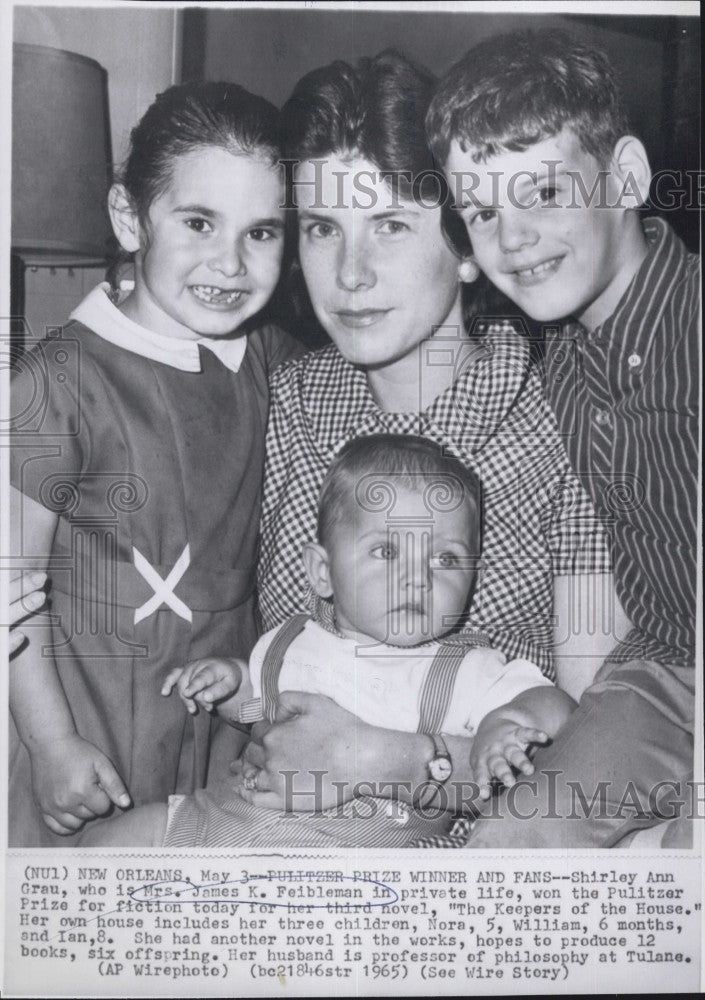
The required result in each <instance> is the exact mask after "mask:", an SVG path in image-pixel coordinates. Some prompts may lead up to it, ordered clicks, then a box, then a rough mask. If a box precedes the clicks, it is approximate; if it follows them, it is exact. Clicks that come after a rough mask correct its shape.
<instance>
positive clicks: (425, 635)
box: [82, 434, 574, 847]
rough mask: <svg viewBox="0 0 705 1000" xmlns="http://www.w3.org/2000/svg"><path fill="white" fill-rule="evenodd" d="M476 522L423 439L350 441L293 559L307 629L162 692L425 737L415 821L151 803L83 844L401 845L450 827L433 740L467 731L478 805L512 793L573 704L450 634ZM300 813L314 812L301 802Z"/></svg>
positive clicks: (454, 466) (453, 470)
mask: <svg viewBox="0 0 705 1000" xmlns="http://www.w3.org/2000/svg"><path fill="white" fill-rule="evenodd" d="M479 509H480V497H479V484H478V482H477V479H476V477H475V476H474V474H473V473H472V472H470V471H469V470H468V469H466V468H465V467H464V466H463V465H462V464H461V463H460V462H459V461H458V460H456V459H454V458H452V457H449V456H446V455H444V453H443V449H442V448H440V447H439V446H438V445H436V444H434V443H433V442H431V441H427V440H425V439H424V438H418V437H415V436H410V435H409V436H407V435H391V434H378V435H371V436H368V437H363V438H358V439H356V440H353V441H351V442H350V443H349V444H348V445H346V446H345V447H344V448H343V449H342V451H341V452H340V453H339V455H338V456H337V457H336V459H335V460H334V461H333V463H332V465H331V468H330V469H329V471H328V473H327V475H326V478H325V480H324V483H323V486H322V489H321V494H320V498H319V517H318V541H317V542H311V543H309V544H307V545H306V547H305V551H304V564H305V568H306V573H307V576H308V579H309V581H310V585H311V589H312V592H313V595H314V596H313V601H312V607H313V617H312V619H308V620H307V616H297V617H295V618H293V619H291V620H290V621H289V622H286V623H285V624H284V625H283V626H281V627H279V628H277V629H272V630H271V631H270V632H268V633H267V634H266V635H264V636H263V637H262V639H260V641H259V643H258V644H257V646H256V647H255V650H254V651H253V653H252V657H251V659H250V664H249V669H248V668H247V667H246V666H245V664H244V663H242V662H241V661H237V660H223V659H212V658H211V659H206V660H198V661H196V662H194V663H192V664H189V665H188V666H187V667H185V668H178V669H176V670H173V671H172V672H171V674H170V675H169V677H168V678H167V680H166V682H165V684H164V687H163V689H162V694H165V695H168V694H169V693H170V692H171V691H172V690H173V689H174V687H176V688H177V690H178V692H179V694H180V696H181V698H182V699H183V701H184V703H185V704H186V706H187V708H188V709H189V711H192V712H195V711H197V705H200V706H201V707H202V708H205V709H207V710H212V709H213V708H214V706H215V705H216V704H217V706H218V712H219V713H220V714H221V715H223V716H224V717H225V718H226V719H228V721H230V722H233V723H238V722H252V721H257V720H258V719H261V718H262V716H263V715H265V716H267V717H268V718H270V719H272V718H273V717H274V715H275V713H276V708H277V701H278V692H279V691H280V690H300V691H308V692H312V693H316V694H323V695H327V696H328V697H330V698H333V699H334V700H335V701H337V702H338V703H339V704H342V705H344V706H346V707H348V708H350V709H352V710H354V712H355V714H356V715H357V716H358V717H359V718H361V719H363V720H364V721H365V722H367V723H369V724H371V725H376V726H389V725H390V723H391V724H392V726H393V727H394V728H396V729H399V730H407V731H411V732H421V733H428V734H429V741H430V743H432V744H433V753H434V759H435V761H436V768H437V772H436V774H435V775H434V774H433V769H432V770H431V774H432V776H433V778H434V779H435V782H434V780H432V781H430V782H429V783H428V785H429V787H428V788H427V789H425V790H424V792H423V795H422V796H421V797H420V798H419V799H418V800H415V801H414V804H415V805H421V806H423V815H421V816H419V815H417V814H416V813H415V812H414V811H410V810H408V809H406V808H405V807H404V806H403V805H402V804H401V803H399V804H394V803H390V802H389V801H388V800H387V799H384V798H372V796H373V795H374V791H375V789H374V788H370V789H369V791H370V793H371V794H369V795H366V796H365V797H364V798H363V799H358V800H357V802H356V803H355V804H352V803H348V804H346V805H345V806H342V805H341V808H340V809H339V808H337V807H336V808H334V809H332V810H327V811H326V812H323V813H317V814H315V815H311V814H304V813H297V814H295V815H289V816H286V817H284V819H285V822H283V821H282V820H283V817H282V813H281V812H280V811H278V810H276V809H272V810H270V809H267V808H261V806H260V807H255V806H252V805H249V804H248V803H247V802H244V801H243V800H242V799H241V798H238V797H237V796H233V795H232V792H229V793H228V792H227V791H224V794H222V795H215V794H212V793H211V792H198V793H196V795H194V796H173V797H172V799H171V802H170V806H169V816H168V825H167V807H166V805H161V806H148V807H146V810H141V811H137V810H136V811H135V812H134V813H133V814H132V815H131V816H130V815H126V816H123V817H120V818H119V819H117V820H115V821H114V822H113V823H106V824H104V825H103V827H102V828H101V827H98V828H97V831H96V833H97V836H98V839H97V840H96V839H95V835H92V834H91V833H90V832H89V833H88V834H87V837H88V838H89V839H88V840H86V841H84V842H83V843H82V846H85V844H86V843H90V844H91V845H92V846H97V845H98V844H101V845H103V846H106V845H108V844H110V845H112V846H115V845H116V844H119V845H120V846H133V845H139V844H141V845H144V844H145V843H146V842H149V843H150V844H154V845H157V844H163V845H164V846H167V847H196V846H198V847H206V846H207V847H226V846H246V845H249V846H281V847H283V846H315V845H318V846H326V845H328V846H362V847H374V846H378V847H392V846H396V847H403V846H410V845H411V843H412V842H413V841H414V840H416V839H418V838H419V837H424V836H429V835H436V834H438V833H442V832H445V831H446V830H447V829H448V828H449V827H450V825H451V824H452V815H451V814H450V813H446V811H445V809H447V808H448V804H447V803H448V799H447V797H446V795H444V794H442V793H441V787H442V786H443V783H444V781H445V780H446V778H447V774H446V773H445V770H444V768H445V766H446V764H447V763H448V762H447V757H448V752H447V748H446V745H445V742H444V740H443V737H442V736H441V735H440V733H441V732H443V733H447V734H449V735H465V736H467V735H469V734H474V736H475V739H474V744H473V759H474V764H475V773H476V774H477V775H478V784H479V785H480V786H481V790H480V794H481V796H482V797H486V796H487V795H489V782H490V780H491V777H496V778H498V779H499V780H502V781H504V782H505V783H506V784H509V785H511V784H513V783H514V776H513V771H512V768H517V769H519V770H521V771H523V772H524V773H528V774H530V773H531V772H532V770H533V769H532V766H531V763H530V761H529V759H528V757H527V756H526V752H525V751H526V748H527V746H528V745H529V744H534V743H542V742H545V741H546V740H547V739H549V738H551V737H552V736H553V735H554V734H555V733H556V732H557V731H558V729H559V728H560V727H561V725H563V723H564V722H565V720H566V719H567V718H568V716H569V715H570V712H571V710H572V708H573V706H574V702H573V701H572V699H571V698H569V697H568V695H566V694H564V693H563V692H561V691H559V690H558V689H557V688H555V687H554V686H553V685H552V684H551V683H550V681H548V680H546V678H544V677H543V676H542V674H541V672H540V671H539V669H538V667H536V666H534V665H533V664H532V663H530V662H528V661H527V660H519V659H517V660H512V661H511V662H509V663H507V662H506V658H505V657H504V655H503V654H502V653H499V652H497V651H495V650H492V649H489V648H487V643H486V642H485V641H484V640H483V637H482V636H480V635H479V634H477V633H465V634H456V635H455V636H451V635H450V633H451V632H453V630H456V632H457V628H458V625H459V624H460V623H462V621H463V618H464V613H465V611H466V608H467V605H468V603H469V600H470V596H471V594H472V588H473V584H474V580H475V573H476V562H477V555H478V549H479V536H480V528H479V524H480V519H479ZM245 769H246V770H247V773H246V774H245V777H244V788H245V789H246V790H248V789H249V790H254V789H256V790H257V791H259V792H260V793H262V792H266V791H267V789H266V787H260V786H259V784H258V781H259V779H260V778H261V772H260V771H259V769H257V768H254V767H252V766H250V765H246V768H245ZM305 777H306V776H302V780H303V779H304V778H305ZM265 780H266V779H265ZM475 791H476V790H475ZM439 793H440V794H439ZM293 794H295V795H298V796H301V795H302V794H304V793H302V792H301V791H297V792H293ZM434 800H435V801H434ZM310 801H311V807H312V808H315V801H314V796H313V794H311V795H310ZM260 803H261V805H265V801H264V799H263V798H262V797H260ZM434 806H435V807H437V808H433V807H434ZM429 807H430V810H431V811H430V813H429ZM451 809H452V807H451ZM165 827H166V832H165ZM106 838H109V839H106Z"/></svg>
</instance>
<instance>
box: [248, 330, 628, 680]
mask: <svg viewBox="0 0 705 1000" xmlns="http://www.w3.org/2000/svg"><path fill="white" fill-rule="evenodd" d="M468 346H469V345H468V341H467V339H466V338H458V337H449V338H447V339H443V338H439V337H438V336H436V337H434V338H433V340H432V341H429V342H428V350H429V351H431V350H433V352H434V354H433V358H432V359H431V358H430V357H429V360H430V361H431V363H433V364H444V365H452V366H453V369H454V371H455V372H456V373H457V375H456V377H455V381H454V382H453V384H452V386H451V387H450V388H449V389H447V390H446V391H445V392H444V393H442V394H441V395H440V396H439V397H438V398H437V399H436V400H435V401H434V402H433V403H432V405H431V406H430V407H428V409H426V410H425V411H424V412H422V413H387V412H384V411H382V410H380V408H379V407H378V406H377V404H376V403H375V401H374V399H373V398H372V395H371V393H370V389H369V387H368V384H367V380H366V377H365V374H364V372H363V371H361V370H360V369H357V368H355V367H354V366H353V365H351V364H349V363H348V362H347V361H346V360H345V359H344V358H343V357H342V356H341V355H340V354H339V353H338V351H337V349H336V348H335V347H333V346H330V347H327V348H324V349H323V350H321V351H318V352H314V353H311V354H307V355H305V356H304V357H302V358H299V359H297V360H296V361H293V362H290V363H287V364H284V365H282V366H280V367H279V368H278V369H277V371H276V372H275V373H274V375H273V378H272V383H271V401H272V402H271V411H270V419H269V426H268V431H267V459H266V474H265V488H264V499H263V512H262V539H261V552H260V559H259V574H258V589H259V600H260V611H261V614H262V618H263V622H264V625H265V627H266V628H267V629H269V628H273V627H275V626H276V625H278V624H280V623H281V622H283V621H284V620H285V619H287V618H289V617H290V616H291V615H293V614H296V613H298V612H301V611H306V610H307V604H306V581H305V578H304V573H303V568H302V562H301V551H302V548H303V545H304V543H305V542H307V541H310V540H312V539H314V538H315V536H316V503H317V497H318V492H319V489H320V486H321V482H322V480H323V476H324V474H325V471H326V469H327V467H328V465H329V463H330V461H331V459H332V458H333V457H334V455H335V454H336V452H337V451H338V449H339V448H340V447H341V446H342V445H343V444H344V443H345V442H346V441H348V440H350V439H351V438H353V437H359V436H362V435H365V434H374V433H381V432H385V433H396V434H399V433H408V434H421V435H424V436H426V437H429V438H431V439H433V440H435V441H437V442H438V443H440V444H442V445H444V446H446V447H447V448H448V449H449V451H450V452H451V453H453V454H454V455H456V456H457V457H458V458H459V459H460V460H461V461H463V462H464V463H466V464H467V465H468V466H469V467H470V468H472V469H473V470H474V471H475V472H476V473H477V474H478V475H479V476H480V478H481V481H482V484H483V504H484V509H483V567H484V569H483V572H482V576H481V579H480V581H479V583H478V586H477V587H476V591H475V596H474V599H473V603H472V607H471V609H470V616H469V622H468V624H469V625H470V626H471V627H473V628H475V629H481V630H482V631H483V632H485V633H487V634H488V636H489V638H490V640H491V642H492V644H493V645H494V646H496V647H497V648H499V649H501V650H502V651H503V652H504V653H505V654H506V656H507V657H508V658H509V659H514V658H515V657H524V658H526V659H529V660H532V661H533V662H534V663H537V664H538V665H539V666H540V668H541V670H542V671H543V673H544V674H545V675H546V676H548V677H549V678H551V679H554V677H555V672H554V668H553V656H552V644H553V628H554V619H553V578H554V575H568V574H573V573H577V574H585V573H607V572H610V562H609V555H608V551H607V545H606V541H605V536H604V534H603V531H602V528H601V526H600V524H599V522H598V521H597V519H596V516H595V513H594V510H593V508H592V504H591V502H590V500H589V499H588V497H587V494H586V493H585V491H584V490H583V488H582V486H581V485H580V484H579V483H578V481H577V479H576V477H575V475H574V474H573V472H572V470H571V468H570V466H569V464H568V460H567V457H566V454H565V450H564V447H563V444H562V442H561V440H560V438H559V435H558V432H557V429H556V424H555V420H554V417H553V414H552V413H551V411H550V409H549V407H548V405H547V404H546V402H545V399H544V396H543V392H542V389H541V383H540V380H539V378H538V376H537V374H536V373H535V371H534V370H533V368H532V367H531V366H530V364H529V345H528V342H527V341H526V340H525V339H524V338H522V337H521V336H520V335H518V334H517V333H515V332H514V331H513V330H512V329H510V328H505V327H503V328H502V329H501V330H500V331H497V330H493V331H490V333H488V334H487V335H486V336H485V337H484V339H483V342H482V346H483V350H482V351H480V352H473V353H470V352H469V351H468Z"/></svg>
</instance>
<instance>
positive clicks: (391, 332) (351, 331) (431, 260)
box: [295, 155, 462, 368]
mask: <svg viewBox="0 0 705 1000" xmlns="http://www.w3.org/2000/svg"><path fill="white" fill-rule="evenodd" d="M295 181H296V186H295V199H296V203H297V207H298V218H299V259H300V261H301V267H302V269H303V273H304V278H305V279H306V285H307V287H308V292H309V295H310V297H311V302H312V304H313V308H314V310H315V313H316V316H317V317H318V319H319V322H320V323H321V324H322V326H323V327H324V329H325V330H326V332H327V333H328V335H329V336H330V338H331V340H332V341H333V342H334V344H335V345H336V347H337V348H338V350H339V351H340V353H341V354H342V355H343V357H345V358H346V359H347V360H348V361H350V362H352V363H353V364H355V365H361V366H363V367H366V368H369V367H375V368H380V367H381V368H386V367H388V366H392V365H395V364H396V363H397V362H400V361H403V360H404V359H408V358H409V357H411V356H413V355H414V354H415V352H416V348H417V347H418V345H419V344H420V343H421V342H422V341H424V340H426V339H427V338H428V337H430V336H431V335H432V333H433V332H434V331H435V329H436V328H438V327H439V326H444V327H446V328H448V327H452V328H455V330H456V331H458V332H460V331H461V330H462V307H461V299H460V289H461V285H460V282H459V278H458V266H459V263H460V262H459V260H458V258H457V257H456V256H455V255H454V254H453V252H452V251H451V250H450V248H449V247H448V245H447V244H446V241H445V239H444V237H443V233H442V232H441V210H440V208H432V207H429V206H428V205H425V204H423V203H416V202H414V201H405V200H403V199H402V198H401V197H399V196H397V195H395V194H394V193H393V191H392V190H391V188H390V187H389V185H388V184H387V182H386V181H385V180H384V178H383V177H382V176H381V174H380V171H379V170H378V168H377V167H375V166H374V164H372V163H370V162H368V161H367V160H360V159H355V161H354V162H353V161H352V160H341V159H339V158H338V157H337V156H333V155H331V156H329V157H328V158H326V159H325V160H324V159H321V160H310V161H309V160H305V161H303V162H302V163H301V164H300V165H299V166H298V167H297V168H296V174H295Z"/></svg>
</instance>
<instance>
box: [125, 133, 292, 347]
mask: <svg viewBox="0 0 705 1000" xmlns="http://www.w3.org/2000/svg"><path fill="white" fill-rule="evenodd" d="M282 202H283V186H282V179H281V175H280V171H279V169H278V167H276V166H273V165H271V164H270V163H269V162H268V161H267V160H266V159H264V158H263V157H259V156H251V155H246V154H241V153H232V152H230V151H229V150H227V149H222V148H221V147H218V146H209V147H202V148H199V149H195V150H193V151H191V152H188V153H184V154H182V155H181V156H179V157H178V158H177V159H176V160H175V161H174V165H173V169H172V172H171V177H170V179H169V183H168V186H167V187H166V190H165V191H164V192H163V194H161V195H160V196H159V197H157V198H155V199H154V201H153V202H152V204H151V205H150V207H149V213H148V217H147V219H146V220H144V224H141V223H140V222H139V220H138V219H137V217H136V215H135V214H134V213H133V220H132V221H133V225H134V227H135V240H136V241H138V246H137V247H130V246H125V249H127V250H130V249H133V250H135V249H136V253H135V290H134V292H133V293H132V294H131V295H130V297H129V298H128V299H127V300H126V301H125V302H124V303H123V305H122V309H123V312H125V314H126V315H128V316H129V317H130V319H132V320H134V321H135V322H136V323H139V324H140V325H141V326H145V327H147V328H148V329H150V330H153V331H154V332H155V333H160V334H162V335H163V336H167V337H178V338H185V339H191V340H194V339H195V340H197V339H200V338H201V337H220V336H225V335H227V334H230V333H232V332H233V331H235V330H236V329H237V328H238V327H240V326H241V325H242V324H243V323H244V322H245V320H247V319H249V318H250V317H251V316H253V315H254V314H255V313H257V312H259V310H260V309H261V308H262V307H263V306H264V305H265V303H266V302H267V300H268V299H269V297H270V296H271V294H272V292H273V291H274V288H275V286H276V283H277V281H278V279H279V269H280V265H281V257H282V251H283V246H284V213H283V209H282V208H281V205H282ZM123 245H125V244H124V243H123Z"/></svg>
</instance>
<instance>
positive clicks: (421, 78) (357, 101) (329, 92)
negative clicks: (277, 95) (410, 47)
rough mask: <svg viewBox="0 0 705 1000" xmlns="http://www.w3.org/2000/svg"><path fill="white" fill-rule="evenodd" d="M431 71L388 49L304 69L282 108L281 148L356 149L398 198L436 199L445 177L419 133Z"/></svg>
mask: <svg viewBox="0 0 705 1000" xmlns="http://www.w3.org/2000/svg"><path fill="white" fill-rule="evenodd" d="M435 85H436V81H435V78H434V77H433V76H432V75H431V74H430V73H428V72H427V71H426V70H425V69H423V68H422V67H421V66H417V65H415V64H414V63H412V62H410V61H409V60H408V59H406V58H405V57H404V56H403V55H401V54H400V53H399V52H395V51H394V50H392V49H387V50H385V51H384V52H381V53H380V54H379V55H377V56H374V58H364V59H360V60H359V62H358V63H357V64H356V65H355V66H351V65H350V64H349V63H346V62H342V61H337V62H334V63H331V64H330V65H329V66H322V67H320V68H319V69H315V70H313V71H312V72H311V73H307V74H306V76H304V77H302V79H301V80H299V82H298V83H297V84H296V86H295V88H294V91H293V93H292V95H291V97H290V98H289V100H288V101H287V102H286V104H285V105H284V107H283V108H282V152H283V155H284V157H285V158H286V159H291V160H311V159H319V158H322V157H326V156H330V155H332V154H337V155H341V156H344V157H345V156H350V155H352V154H355V155H356V156H359V157H360V158H361V159H364V160H368V161H369V162H371V163H373V164H374V165H375V166H376V167H377V168H378V169H379V170H380V172H381V173H382V174H383V175H384V176H385V179H387V180H388V183H389V184H390V186H391V187H392V188H393V190H395V191H398V192H399V194H400V196H401V197H402V198H407V199H411V198H412V197H413V196H416V197H419V196H421V197H424V196H426V195H428V196H429V197H431V198H432V199H433V200H434V201H437V200H438V199H439V189H438V185H439V183H440V184H443V185H444V187H445V181H444V179H443V178H442V175H441V174H440V172H439V171H437V170H436V167H435V164H434V160H433V157H432V155H431V152H430V150H429V146H428V143H427V141H426V131H425V125H424V121H425V116H426V111H427V110H428V106H429V104H430V101H431V96H432V95H433V91H434V88H435Z"/></svg>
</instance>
